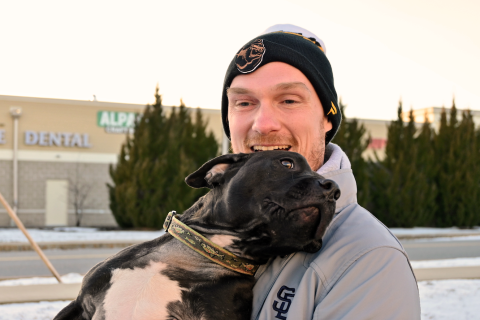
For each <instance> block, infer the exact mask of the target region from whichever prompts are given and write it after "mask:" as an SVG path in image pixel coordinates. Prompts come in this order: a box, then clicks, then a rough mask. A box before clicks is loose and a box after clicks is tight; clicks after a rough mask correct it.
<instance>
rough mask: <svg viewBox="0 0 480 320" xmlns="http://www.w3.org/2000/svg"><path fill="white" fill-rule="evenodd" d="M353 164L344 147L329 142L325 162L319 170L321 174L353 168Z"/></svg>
mask: <svg viewBox="0 0 480 320" xmlns="http://www.w3.org/2000/svg"><path fill="white" fill-rule="evenodd" d="M351 168H352V165H351V163H350V160H348V157H347V155H346V154H345V152H343V150H342V148H340V147H339V146H338V145H336V144H334V143H331V142H330V143H329V144H327V146H326V147H325V163H324V164H323V166H321V167H320V169H318V170H317V173H318V174H319V175H324V174H325V173H327V172H331V171H337V170H340V169H351Z"/></svg>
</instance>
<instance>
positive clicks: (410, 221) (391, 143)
mask: <svg viewBox="0 0 480 320" xmlns="http://www.w3.org/2000/svg"><path fill="white" fill-rule="evenodd" d="M402 109H403V108H402V103H401V101H400V103H399V107H398V117H397V120H395V121H392V123H391V124H390V125H389V126H388V141H387V146H386V152H385V158H384V160H383V161H380V162H379V163H377V164H372V165H373V167H372V170H373V171H374V174H373V178H372V180H371V181H372V184H374V186H372V199H374V201H373V205H372V206H373V210H372V213H373V214H375V215H376V216H377V217H378V218H379V219H380V220H381V221H383V222H384V223H385V224H386V225H387V226H389V227H413V226H419V225H425V224H429V223H431V221H432V218H433V214H434V208H435V205H434V203H435V195H436V193H435V188H433V189H432V184H433V181H432V180H433V179H432V178H431V177H430V176H429V174H432V172H433V171H425V170H424V167H425V163H424V161H431V159H432V158H433V153H432V152H431V151H430V152H429V151H428V150H424V149H422V148H425V144H426V143H427V141H428V140H429V139H431V130H430V129H429V128H430V127H429V124H428V123H427V124H426V125H424V127H423V128H422V130H421V132H420V134H419V135H418V136H417V129H416V126H415V121H414V117H413V111H410V114H409V121H408V123H406V124H405V123H404V121H403V119H402V112H403V110H402ZM429 163H430V164H431V163H432V162H429Z"/></svg>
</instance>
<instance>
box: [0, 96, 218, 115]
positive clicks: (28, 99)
mask: <svg viewBox="0 0 480 320" xmlns="http://www.w3.org/2000/svg"><path fill="white" fill-rule="evenodd" d="M2 100H3V101H13V102H34V103H50V104H69V105H88V106H92V107H109V108H112V107H113V108H128V109H132V108H133V109H142V110H143V109H144V108H145V107H146V105H147V104H136V103H123V102H107V101H92V100H73V99H57V98H41V97H26V96H9V95H0V101H2ZM163 107H165V108H167V109H169V108H172V107H178V106H163ZM187 108H189V109H196V108H195V107H187ZM200 109H202V112H207V113H210V112H220V109H212V108H200Z"/></svg>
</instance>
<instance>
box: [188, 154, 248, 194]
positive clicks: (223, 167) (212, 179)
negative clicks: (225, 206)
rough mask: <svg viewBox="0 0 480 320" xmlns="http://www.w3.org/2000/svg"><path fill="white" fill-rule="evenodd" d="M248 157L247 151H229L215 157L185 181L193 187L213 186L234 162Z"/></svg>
mask: <svg viewBox="0 0 480 320" xmlns="http://www.w3.org/2000/svg"><path fill="white" fill-rule="evenodd" d="M248 157H249V154H245V153H239V154H233V153H229V154H224V155H223V156H219V157H216V158H213V159H212V160H209V161H208V162H206V163H205V164H204V165H203V166H201V167H200V168H199V169H198V170H197V171H195V172H194V173H192V174H190V175H189V176H188V177H186V178H185V182H186V183H187V184H188V185H189V186H190V187H192V188H211V187H212V186H213V185H214V184H215V183H220V181H221V180H222V177H223V175H224V173H225V172H226V171H227V170H228V168H229V167H230V166H231V165H232V164H234V163H238V162H242V161H245V160H246V159H247V158H248Z"/></svg>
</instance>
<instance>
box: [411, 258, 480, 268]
mask: <svg viewBox="0 0 480 320" xmlns="http://www.w3.org/2000/svg"><path fill="white" fill-rule="evenodd" d="M410 263H411V264H412V268H413V269H424V268H452V267H473V266H480V257H477V258H456V259H444V260H417V261H410Z"/></svg>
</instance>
